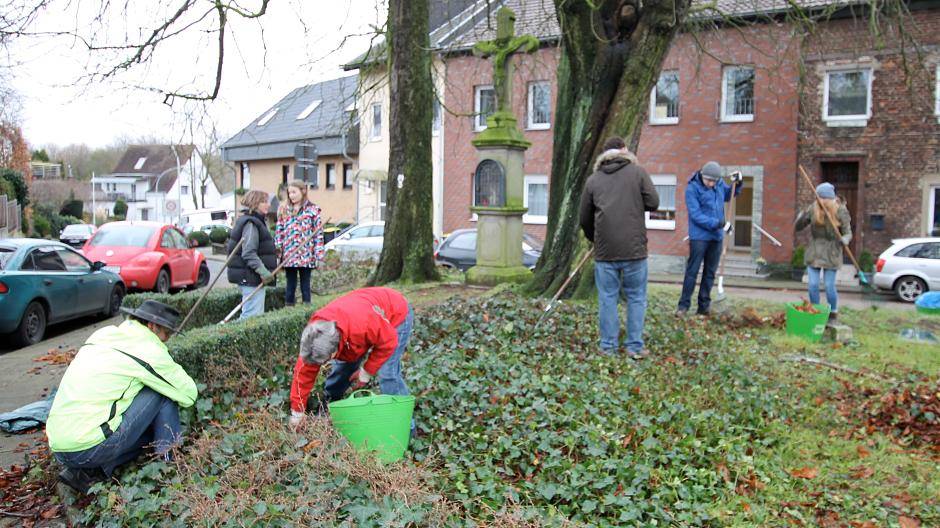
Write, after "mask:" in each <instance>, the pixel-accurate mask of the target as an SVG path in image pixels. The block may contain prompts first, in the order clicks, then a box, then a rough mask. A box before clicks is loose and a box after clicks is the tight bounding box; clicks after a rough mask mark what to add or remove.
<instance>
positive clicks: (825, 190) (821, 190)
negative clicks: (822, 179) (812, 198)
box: [816, 182, 836, 200]
mask: <svg viewBox="0 0 940 528" xmlns="http://www.w3.org/2000/svg"><path fill="white" fill-rule="evenodd" d="M816 194H818V195H819V197H820V198H822V199H823V200H832V199H833V198H835V197H836V188H835V187H833V186H832V184H831V183H828V182H826V183H820V184H819V185H818V186H817V187H816Z"/></svg>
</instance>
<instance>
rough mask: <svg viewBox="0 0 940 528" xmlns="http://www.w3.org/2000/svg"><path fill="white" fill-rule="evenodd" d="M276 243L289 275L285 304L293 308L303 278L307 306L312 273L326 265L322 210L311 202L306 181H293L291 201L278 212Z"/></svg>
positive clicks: (288, 192) (288, 200) (288, 190)
mask: <svg viewBox="0 0 940 528" xmlns="http://www.w3.org/2000/svg"><path fill="white" fill-rule="evenodd" d="M311 234H313V236H311ZM274 243H275V244H276V245H277V248H278V249H279V250H280V253H281V258H282V259H283V260H282V262H283V263H284V270H285V271H286V272H287V291H286V292H285V295H284V297H285V299H284V300H285V301H286V303H287V305H288V306H293V304H294V302H295V299H296V297H295V290H296V289H297V276H298V275H300V295H301V298H302V299H303V302H304V303H309V302H310V271H311V270H313V269H315V268H316V267H317V264H318V263H319V262H322V261H323V222H322V220H321V218H320V208H319V207H317V206H316V205H315V204H313V203H311V202H310V200H307V186H306V184H305V183H304V182H302V181H293V182H291V183H290V185H288V187H287V199H286V200H285V201H284V204H282V205H281V207H280V208H279V209H278V212H277V227H276V228H275V235H274Z"/></svg>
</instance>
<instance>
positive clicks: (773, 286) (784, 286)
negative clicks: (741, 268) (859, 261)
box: [649, 275, 864, 294]
mask: <svg viewBox="0 0 940 528" xmlns="http://www.w3.org/2000/svg"><path fill="white" fill-rule="evenodd" d="M729 279H730V280H729ZM649 282H651V283H656V284H678V285H681V284H682V277H679V276H676V277H671V276H663V275H658V276H656V275H650V277H649ZM697 282H698V281H696V284H697ZM725 287H726V288H747V289H752V290H778V291H804V292H805V291H806V284H803V283H801V282H792V281H790V282H785V281H766V282H764V281H754V282H741V281H737V280H734V278H733V277H725ZM839 291H841V292H845V293H859V294H860V293H864V291H863V290H862V288H861V287H860V286H845V287H839Z"/></svg>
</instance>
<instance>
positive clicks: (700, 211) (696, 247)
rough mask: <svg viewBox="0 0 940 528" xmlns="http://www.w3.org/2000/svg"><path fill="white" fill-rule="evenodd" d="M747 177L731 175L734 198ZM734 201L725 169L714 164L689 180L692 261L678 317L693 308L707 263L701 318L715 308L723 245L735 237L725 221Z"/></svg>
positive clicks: (700, 296) (687, 199) (701, 292)
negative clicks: (714, 288) (715, 284)
mask: <svg viewBox="0 0 940 528" xmlns="http://www.w3.org/2000/svg"><path fill="white" fill-rule="evenodd" d="M742 181H743V177H742V176H741V173H740V172H734V173H732V174H731V182H732V183H733V184H736V185H735V192H734V195H735V196H737V195H738V194H740V192H741V182H742ZM729 201H731V185H728V184H727V183H725V182H723V181H722V180H721V165H718V163H716V162H714V161H709V162H708V163H706V164H705V165H704V166H703V167H702V170H700V171H696V172H695V174H693V175H692V177H691V178H689V185H688V186H687V187H686V188H685V205H686V207H687V208H688V210H689V260H688V262H687V263H686V267H685V279H684V280H683V281H682V296H681V297H679V307H678V309H677V310H676V315H678V316H684V315H685V314H687V313H688V311H689V307H690V306H691V305H692V292H693V291H694V290H695V278H696V277H697V276H698V272H699V269H700V268H701V267H702V264H703V263H704V265H705V269H704V270H703V271H702V283H701V284H700V285H699V289H698V311H697V313H698V314H699V315H708V312H709V309H710V308H711V292H712V283H713V282H714V281H715V272H716V271H717V270H718V262H719V261H720V260H721V248H722V241H723V240H724V236H725V233H731V222H726V221H725V202H729Z"/></svg>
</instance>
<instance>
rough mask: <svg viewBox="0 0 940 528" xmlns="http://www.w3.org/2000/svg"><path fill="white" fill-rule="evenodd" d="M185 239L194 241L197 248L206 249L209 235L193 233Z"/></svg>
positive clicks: (198, 232)
mask: <svg viewBox="0 0 940 528" xmlns="http://www.w3.org/2000/svg"><path fill="white" fill-rule="evenodd" d="M186 239H187V240H189V241H190V242H192V241H193V240H195V241H196V244H197V245H198V246H199V247H206V246H208V245H209V235H207V234H205V233H203V232H202V231H193V232H192V233H190V234H189V236H187V237H186Z"/></svg>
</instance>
